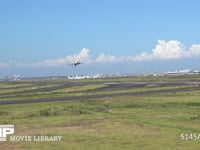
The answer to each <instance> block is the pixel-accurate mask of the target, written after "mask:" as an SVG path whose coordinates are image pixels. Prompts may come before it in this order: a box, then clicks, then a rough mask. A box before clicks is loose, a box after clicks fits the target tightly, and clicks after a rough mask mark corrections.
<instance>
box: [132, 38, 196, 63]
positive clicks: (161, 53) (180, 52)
mask: <svg viewBox="0 0 200 150" xmlns="http://www.w3.org/2000/svg"><path fill="white" fill-rule="evenodd" d="M193 56H200V45H197V44H194V45H192V46H191V47H190V48H189V50H187V49H186V48H185V47H184V45H183V44H182V43H181V42H179V41H177V40H170V41H164V40H158V44H157V45H156V47H155V48H154V49H153V50H152V51H151V53H147V52H143V53H142V54H140V55H136V56H135V57H131V60H133V61H134V60H135V61H146V60H157V59H176V58H183V57H193ZM129 59H130V58H129Z"/></svg>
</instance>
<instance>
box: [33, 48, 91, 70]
mask: <svg viewBox="0 0 200 150" xmlns="http://www.w3.org/2000/svg"><path fill="white" fill-rule="evenodd" d="M89 53H90V51H89V49H87V48H83V49H82V50H81V51H80V52H79V53H78V54H73V55H68V56H66V57H64V58H58V59H47V60H44V61H43V62H39V63H35V64H33V66H34V67H39V66H60V65H66V64H68V63H73V62H75V61H77V60H78V61H81V62H84V63H88V62H89V61H90V55H89Z"/></svg>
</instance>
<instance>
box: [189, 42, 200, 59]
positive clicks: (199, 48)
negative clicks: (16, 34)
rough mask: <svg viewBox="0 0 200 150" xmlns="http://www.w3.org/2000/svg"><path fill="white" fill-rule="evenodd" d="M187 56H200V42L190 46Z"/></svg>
mask: <svg viewBox="0 0 200 150" xmlns="http://www.w3.org/2000/svg"><path fill="white" fill-rule="evenodd" d="M187 56H188V57H190V56H200V44H193V45H192V46H191V47H190V49H189V51H188V54H187Z"/></svg>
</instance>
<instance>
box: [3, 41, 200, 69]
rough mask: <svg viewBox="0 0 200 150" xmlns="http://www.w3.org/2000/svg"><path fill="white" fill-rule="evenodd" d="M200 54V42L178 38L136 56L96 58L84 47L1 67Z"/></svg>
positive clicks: (142, 59)
mask: <svg viewBox="0 0 200 150" xmlns="http://www.w3.org/2000/svg"><path fill="white" fill-rule="evenodd" d="M194 56H200V44H193V45H192V46H191V47H190V48H188V49H187V48H185V46H184V45H183V44H182V43H181V42H180V41H177V40H170V41H165V40H158V43H157V45H156V46H155V48H154V49H152V50H151V51H150V52H143V53H141V54H139V55H136V56H120V57H117V56H115V55H110V54H104V53H102V54H100V55H99V56H98V57H96V58H92V57H91V55H90V51H89V49H87V48H83V49H82V50H81V51H80V52H79V53H77V54H73V55H67V56H66V57H63V58H57V59H46V60H44V61H42V62H37V63H29V64H28V63H21V62H15V61H9V62H0V68H5V67H9V66H18V67H42V66H49V67H51V66H61V65H66V64H69V63H72V62H75V61H77V60H79V61H81V62H83V63H91V62H97V63H117V62H124V61H149V60H160V59H177V58H183V57H194Z"/></svg>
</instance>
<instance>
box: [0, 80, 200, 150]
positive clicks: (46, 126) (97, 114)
mask: <svg viewBox="0 0 200 150" xmlns="http://www.w3.org/2000/svg"><path fill="white" fill-rule="evenodd" d="M129 81H131V82H133V81H138V82H139V81H148V82H151V83H149V84H147V85H144V86H138V87H135V88H134V87H131V88H127V89H124V88H122V89H120V88H118V87H117V86H116V87H117V88H116V89H112V90H107V88H106V86H107V85H105V84H103V83H104V82H129ZM152 81H155V82H161V81H162V82H163V81H165V82H174V83H175V82H182V81H200V76H182V77H160V78H159V77H156V78H155V77H154V78H153V77H152V78H143V77H140V78H139V77H137V78H120V79H105V80H103V79H101V80H92V81H90V80H83V81H74V82H77V83H79V82H80V83H85V82H87V83H85V84H75V85H74V86H73V85H72V86H69V87H67V86H62V85H63V84H72V83H73V81H66V80H65V81H60V80H58V81H37V80H35V81H26V82H25V81H18V82H14V83H12V82H8V83H5V82H2V83H0V101H5V100H10V101H15V100H16V101H17V100H20V99H25V100H26V99H27V100H28V99H40V98H44V97H45V98H48V97H49V98H52V97H54V98H56V97H60V96H61V97H70V96H81V95H96V94H99V95H101V94H102V93H120V92H121V93H124V92H137V91H148V90H151V91H152V90H158V89H159V90H160V89H177V88H193V87H194V88H196V87H198V86H199V84H188V85H178V86H177V85H176V84H174V85H173V84H171V85H163V86H160V84H154V83H152ZM68 82H69V83H68ZM39 83H40V84H39ZM41 83H42V84H41ZM58 86H60V88H55V89H53V88H52V87H58ZM51 88H52V89H51ZM37 89H43V90H42V91H39V90H38V91H37ZM45 89H47V91H45ZM31 90H33V91H31ZM24 91H25V92H24ZM0 124H14V125H15V133H14V135H15V136H18V135H23V136H34V135H47V136H53V135H60V136H62V141H61V142H26V141H22V142H11V141H9V140H7V142H0V149H3V150H13V149H14V150H15V149H16V150H27V149H30V150H40V149H41V150H51V149H55V150H68V149H69V150H93V149H95V150H111V149H114V150H127V149H130V150H132V149H134V150H157V149H158V150H161V149H162V150H197V149H199V147H200V137H199V139H194V137H193V139H192V136H190V137H189V139H188V140H182V139H181V137H180V136H181V134H182V135H184V136H186V134H193V135H194V134H197V135H198V134H200V90H194V91H182V92H164V93H153V94H145V95H142V94H141V95H135V96H130V95H127V96H114V97H109V96H108V97H106V96H104V97H101V96H100V97H98V98H89V99H81V98H80V99H78V100H73V101H72V100H71V101H70V100H68V101H62V102H61V101H60V102H59V101H54V102H40V103H24V104H8V105H3V104H2V105H0ZM8 139H9V138H8Z"/></svg>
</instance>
